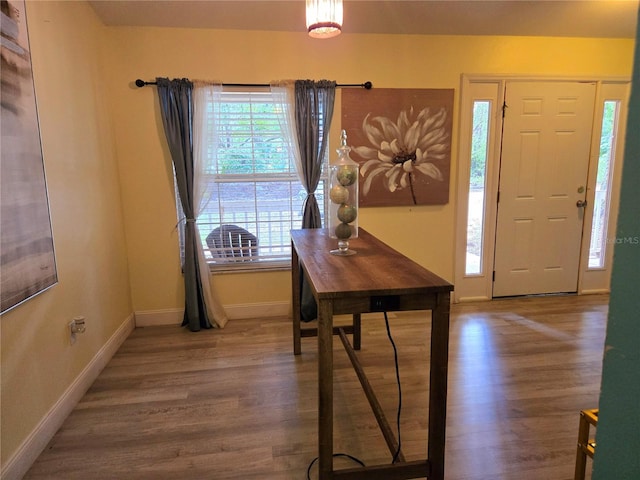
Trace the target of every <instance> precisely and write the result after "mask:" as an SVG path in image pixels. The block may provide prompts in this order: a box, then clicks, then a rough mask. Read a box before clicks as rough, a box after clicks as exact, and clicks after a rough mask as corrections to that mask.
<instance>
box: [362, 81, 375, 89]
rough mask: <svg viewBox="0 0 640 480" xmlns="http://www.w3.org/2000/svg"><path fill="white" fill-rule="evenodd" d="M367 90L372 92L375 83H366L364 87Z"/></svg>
mask: <svg viewBox="0 0 640 480" xmlns="http://www.w3.org/2000/svg"><path fill="white" fill-rule="evenodd" d="M362 86H363V87H364V88H365V89H366V90H371V87H373V83H371V82H364V84H363V85H362Z"/></svg>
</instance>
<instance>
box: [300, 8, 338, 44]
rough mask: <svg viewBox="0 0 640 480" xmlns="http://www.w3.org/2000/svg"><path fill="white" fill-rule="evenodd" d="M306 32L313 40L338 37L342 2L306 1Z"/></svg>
mask: <svg viewBox="0 0 640 480" xmlns="http://www.w3.org/2000/svg"><path fill="white" fill-rule="evenodd" d="M307 30H308V31H309V36H310V37H313V38H331V37H335V36H336V35H340V32H341V30H342V0H307Z"/></svg>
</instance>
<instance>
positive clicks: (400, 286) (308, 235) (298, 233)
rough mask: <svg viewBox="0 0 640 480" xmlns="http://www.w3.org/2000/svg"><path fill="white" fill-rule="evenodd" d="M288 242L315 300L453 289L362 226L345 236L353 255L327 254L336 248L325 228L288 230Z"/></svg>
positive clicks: (336, 241)
mask: <svg viewBox="0 0 640 480" xmlns="http://www.w3.org/2000/svg"><path fill="white" fill-rule="evenodd" d="M291 241H292V243H293V246H294V248H295V250H296V253H297V254H298V260H299V262H300V263H301V264H302V265H303V266H304V268H305V270H306V272H307V276H308V277H309V281H310V283H311V287H312V288H313V289H314V291H315V292H316V294H317V297H318V298H319V299H321V298H340V297H342V298H344V297H365V296H371V295H410V294H428V293H437V292H450V291H452V290H453V285H452V284H450V283H449V282H447V281H446V280H444V279H442V278H440V277H439V276H438V275H436V274H434V273H432V272H430V271H429V270H427V269H426V268H424V267H422V266H420V265H418V264H417V263H416V262H414V261H413V260H411V259H409V258H407V257H405V256H404V255H402V254H401V253H400V252H398V251H396V250H394V249H393V248H391V247H389V246H388V245H387V244H385V243H383V242H382V241H380V240H378V239H377V238H376V237H374V236H373V235H371V234H370V233H368V232H367V231H366V230H364V229H362V228H359V229H358V238H352V239H349V248H350V249H352V250H355V251H356V252H357V254H356V255H350V256H338V255H332V254H331V253H329V252H330V251H331V250H334V249H336V248H337V245H338V240H337V239H335V238H331V237H330V236H329V233H328V231H327V230H326V229H305V230H292V231H291Z"/></svg>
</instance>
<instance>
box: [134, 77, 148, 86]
mask: <svg viewBox="0 0 640 480" xmlns="http://www.w3.org/2000/svg"><path fill="white" fill-rule="evenodd" d="M146 84H147V82H145V81H144V80H140V79H137V80H136V87H139V88H142V87H144V86H145V85H146Z"/></svg>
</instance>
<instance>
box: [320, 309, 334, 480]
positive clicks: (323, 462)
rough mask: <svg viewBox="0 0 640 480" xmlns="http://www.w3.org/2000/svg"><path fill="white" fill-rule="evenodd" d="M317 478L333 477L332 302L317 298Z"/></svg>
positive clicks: (328, 479)
mask: <svg viewBox="0 0 640 480" xmlns="http://www.w3.org/2000/svg"><path fill="white" fill-rule="evenodd" d="M318 456H319V458H318V465H319V470H320V471H319V476H318V478H319V480H330V479H331V478H332V477H333V304H332V302H331V301H330V300H322V301H318Z"/></svg>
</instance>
